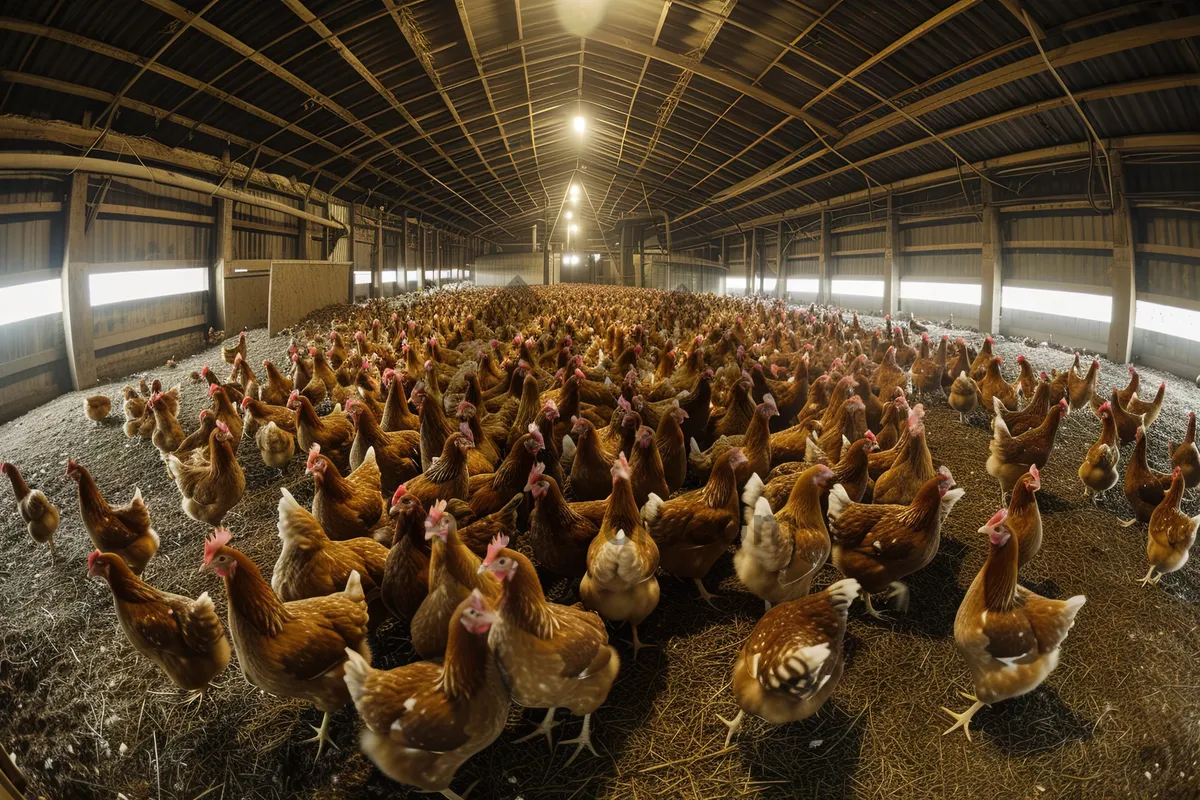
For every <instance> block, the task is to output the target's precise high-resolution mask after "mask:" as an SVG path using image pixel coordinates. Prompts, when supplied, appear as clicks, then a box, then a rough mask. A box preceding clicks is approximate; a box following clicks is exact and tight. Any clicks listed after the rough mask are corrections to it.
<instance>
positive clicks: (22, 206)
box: [0, 202, 63, 217]
mask: <svg viewBox="0 0 1200 800" xmlns="http://www.w3.org/2000/svg"><path fill="white" fill-rule="evenodd" d="M62 210H63V204H62V203H57V202H47V203H8V204H6V205H0V217H16V216H22V215H31V216H46V215H48V214H59V213H62Z"/></svg>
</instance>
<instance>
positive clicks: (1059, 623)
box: [1017, 586, 1086, 653]
mask: <svg viewBox="0 0 1200 800" xmlns="http://www.w3.org/2000/svg"><path fill="white" fill-rule="evenodd" d="M1017 597H1018V598H1019V599H1021V600H1024V603H1025V614H1026V615H1027V617H1028V619H1029V625H1030V627H1031V628H1032V629H1033V635H1034V636H1036V637H1037V644H1038V648H1039V649H1040V651H1041V652H1043V653H1048V652H1050V651H1051V650H1055V649H1057V648H1058V646H1059V645H1060V644H1062V642H1063V640H1064V639H1066V638H1067V633H1068V632H1069V631H1070V630H1071V628H1072V626H1074V625H1075V615H1076V614H1077V613H1079V609H1080V607H1082V606H1083V604H1084V603H1085V602H1086V598H1085V597H1084V596H1083V595H1081V594H1077V595H1075V596H1074V597H1071V598H1068V599H1066V600H1051V599H1049V598H1046V597H1042V596H1041V595H1038V594H1034V593H1033V592H1031V591H1029V590H1028V589H1026V588H1025V587H1024V586H1018V587H1017Z"/></svg>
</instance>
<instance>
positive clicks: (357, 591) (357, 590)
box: [346, 570, 367, 603]
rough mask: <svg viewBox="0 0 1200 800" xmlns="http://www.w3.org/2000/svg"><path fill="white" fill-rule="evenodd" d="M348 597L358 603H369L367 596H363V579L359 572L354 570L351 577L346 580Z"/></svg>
mask: <svg viewBox="0 0 1200 800" xmlns="http://www.w3.org/2000/svg"><path fill="white" fill-rule="evenodd" d="M346 597H349V598H350V599H351V600H354V601H355V602H358V603H365V602H366V601H367V596H366V595H365V594H363V588H362V577H361V576H360V575H359V574H358V570H352V571H351V572H350V577H349V578H347V579H346Z"/></svg>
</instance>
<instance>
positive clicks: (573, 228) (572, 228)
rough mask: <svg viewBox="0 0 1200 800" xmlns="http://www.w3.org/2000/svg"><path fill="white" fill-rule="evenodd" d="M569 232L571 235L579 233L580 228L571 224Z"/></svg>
mask: <svg viewBox="0 0 1200 800" xmlns="http://www.w3.org/2000/svg"><path fill="white" fill-rule="evenodd" d="M567 230H568V231H569V232H570V233H577V232H578V231H579V226H578V225H576V224H575V223H571V225H570V226H569V227H568V228H567Z"/></svg>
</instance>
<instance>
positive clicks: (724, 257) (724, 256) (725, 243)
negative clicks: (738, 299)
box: [721, 234, 729, 294]
mask: <svg viewBox="0 0 1200 800" xmlns="http://www.w3.org/2000/svg"><path fill="white" fill-rule="evenodd" d="M721 264H722V266H724V267H725V276H726V278H728V277H729V237H728V236H726V235H725V234H721ZM725 293H726V294H728V293H729V287H728V286H727V287H726V288H725Z"/></svg>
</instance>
